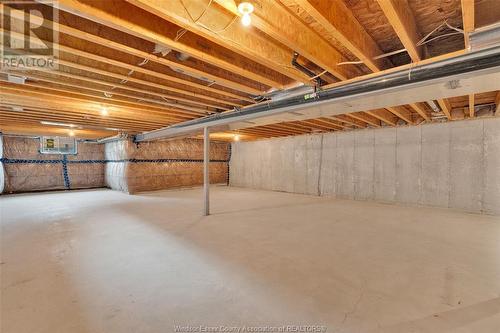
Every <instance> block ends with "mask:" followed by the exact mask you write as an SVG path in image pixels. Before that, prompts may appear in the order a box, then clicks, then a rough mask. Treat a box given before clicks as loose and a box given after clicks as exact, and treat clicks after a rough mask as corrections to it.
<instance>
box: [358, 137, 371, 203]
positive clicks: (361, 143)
mask: <svg viewBox="0 0 500 333" xmlns="http://www.w3.org/2000/svg"><path fill="white" fill-rule="evenodd" d="M374 144H375V137H374V131H373V130H365V131H356V132H354V198H355V199H357V200H372V199H373V196H374V194H373V193H374V186H373V182H374V174H373V172H374V165H373V163H374V158H373V156H374V152H375V147H374Z"/></svg>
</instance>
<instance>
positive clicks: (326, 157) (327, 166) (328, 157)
mask: <svg viewBox="0 0 500 333" xmlns="http://www.w3.org/2000/svg"><path fill="white" fill-rule="evenodd" d="M322 136H323V150H322V156H321V176H320V177H321V180H320V192H321V193H320V195H327V196H333V195H335V193H336V189H335V188H336V186H335V182H336V170H337V166H336V160H337V135H336V134H334V133H328V134H323V135H322Z"/></svg>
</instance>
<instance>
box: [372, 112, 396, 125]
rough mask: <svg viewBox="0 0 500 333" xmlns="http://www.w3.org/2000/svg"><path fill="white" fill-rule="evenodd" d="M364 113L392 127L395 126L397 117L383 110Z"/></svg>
mask: <svg viewBox="0 0 500 333" xmlns="http://www.w3.org/2000/svg"><path fill="white" fill-rule="evenodd" d="M365 113H367V114H369V115H370V116H372V117H374V118H377V119H379V120H381V121H383V122H384V123H386V124H388V125H392V126H396V124H397V121H398V117H396V116H395V115H394V114H393V113H391V112H389V111H387V110H384V109H378V110H370V111H365Z"/></svg>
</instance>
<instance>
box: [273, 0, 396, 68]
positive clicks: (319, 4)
mask: <svg viewBox="0 0 500 333" xmlns="http://www.w3.org/2000/svg"><path fill="white" fill-rule="evenodd" d="M280 1H281V2H282V3H283V0H280ZM294 1H295V3H297V4H298V5H299V6H300V7H301V8H302V9H304V10H305V11H306V12H307V13H308V14H309V15H310V16H311V17H313V18H314V19H315V20H316V21H317V22H318V23H319V24H321V26H322V27H323V28H325V30H326V31H328V33H330V34H331V35H332V36H333V37H334V38H335V39H336V40H338V41H339V42H340V43H342V45H343V46H345V47H346V48H347V49H348V50H349V51H351V52H352V53H353V54H354V55H355V56H356V57H358V59H360V60H361V61H363V63H364V64H365V65H366V66H367V67H368V68H370V69H371V70H372V71H374V72H376V71H379V70H381V69H385V68H388V67H391V64H390V62H389V61H388V60H387V59H385V58H382V59H378V60H375V59H373V58H375V57H376V56H378V55H381V54H382V53H383V52H382V51H381V50H380V48H379V46H378V45H377V43H376V42H375V41H374V40H373V39H372V37H371V36H370V35H369V34H368V33H367V32H366V31H365V29H364V28H363V26H362V25H361V24H360V23H359V22H358V20H357V19H356V17H355V16H354V14H353V13H352V12H351V10H350V9H349V8H347V6H346V5H345V4H344V2H343V1H324V0H294Z"/></svg>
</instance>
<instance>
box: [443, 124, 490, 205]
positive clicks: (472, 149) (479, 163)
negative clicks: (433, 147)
mask: <svg viewBox="0 0 500 333" xmlns="http://www.w3.org/2000/svg"><path fill="white" fill-rule="evenodd" d="M483 124H484V122H483V121H457V122H452V123H450V124H449V126H450V204H449V206H450V207H451V208H457V209H461V210H466V211H470V212H480V211H481V209H482V202H481V200H482V194H483V187H484V169H483V165H484V163H483Z"/></svg>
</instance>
